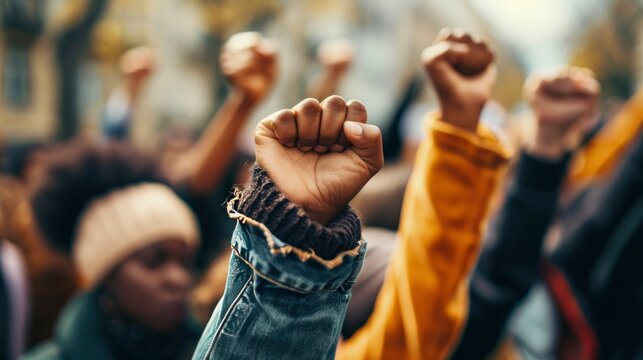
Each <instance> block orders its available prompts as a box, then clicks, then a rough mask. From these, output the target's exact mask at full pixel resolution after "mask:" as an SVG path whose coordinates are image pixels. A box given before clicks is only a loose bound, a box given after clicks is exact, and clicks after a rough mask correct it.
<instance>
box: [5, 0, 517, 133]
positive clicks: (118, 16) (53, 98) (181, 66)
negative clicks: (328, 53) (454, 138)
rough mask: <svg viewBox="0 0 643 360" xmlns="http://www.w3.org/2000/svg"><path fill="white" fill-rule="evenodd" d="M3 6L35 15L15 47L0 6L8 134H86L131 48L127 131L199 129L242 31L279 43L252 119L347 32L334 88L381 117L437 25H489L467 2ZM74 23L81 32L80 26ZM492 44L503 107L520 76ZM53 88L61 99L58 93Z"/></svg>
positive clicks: (61, 1) (69, 1)
mask: <svg viewBox="0 0 643 360" xmlns="http://www.w3.org/2000/svg"><path fill="white" fill-rule="evenodd" d="M9 3H13V4H14V6H15V4H23V5H25V4H26V5H25V6H22V5H21V6H18V7H19V8H24V9H27V10H26V11H27V12H28V13H29V14H31V16H30V18H33V19H38V21H36V22H37V23H38V22H39V25H38V26H36V28H37V31H33V32H32V33H31V34H32V35H30V36H31V39H30V40H29V41H25V40H19V41H17V43H18V44H19V45H16V40H15V39H14V38H18V39H23V37H24V34H22V33H23V32H24V31H25V30H24V27H20V26H18V29H17V30H16V29H15V26H14V24H12V23H11V19H12V16H13V17H15V14H12V13H8V12H7V11H6V9H4V10H0V11H3V14H2V19H3V22H2V24H3V25H2V26H3V30H2V37H1V39H2V40H1V42H0V66H1V69H2V89H1V95H2V96H1V99H0V129H1V131H2V132H4V133H5V138H7V137H8V138H9V139H11V140H21V139H29V140H33V139H41V140H42V139H50V138H54V137H66V136H67V135H72V134H74V133H90V134H91V133H96V132H97V131H98V129H99V126H98V124H99V121H100V117H101V111H102V109H103V106H104V104H105V102H106V99H107V97H108V96H109V94H110V92H111V91H113V89H114V88H115V87H116V86H117V85H118V84H119V81H120V77H119V73H118V58H119V56H120V55H121V54H122V53H123V52H124V51H125V50H127V49H128V48H131V47H133V46H137V45H150V46H153V47H155V48H157V50H158V52H159V55H160V56H159V59H160V60H159V64H158V68H157V71H156V72H155V74H154V75H153V77H152V78H151V80H150V82H149V83H148V84H147V87H146V91H145V95H144V98H143V100H142V102H141V104H140V106H139V107H137V110H136V113H135V114H134V129H133V136H134V138H135V140H136V141H137V142H140V143H143V144H150V145H151V144H154V143H155V142H156V140H157V139H158V138H159V135H160V134H161V132H162V131H163V129H164V128H166V127H168V126H172V125H177V124H178V125H180V126H183V127H187V128H191V129H200V128H201V127H202V126H203V124H204V123H205V122H206V121H207V120H208V119H209V118H210V116H211V115H212V114H213V112H214V111H215V110H216V107H217V105H218V104H219V103H220V102H221V101H222V99H223V97H224V96H225V93H226V89H227V88H226V85H225V83H224V82H223V81H222V79H221V76H220V74H219V71H218V64H217V58H218V55H217V54H218V49H219V47H220V46H221V44H222V43H223V42H224V41H225V39H226V38H227V37H228V36H229V35H231V34H232V33H234V32H238V31H244V30H257V31H262V32H264V33H265V34H266V35H267V36H269V37H273V38H276V39H278V47H279V52H280V71H281V74H280V78H279V83H278V84H277V86H276V89H275V91H274V92H273V94H272V96H271V97H270V98H269V99H268V100H267V101H266V103H265V104H264V105H263V107H262V108H261V109H260V110H259V111H258V114H257V118H258V117H260V116H261V115H262V114H263V115H265V114H266V113H271V112H273V111H275V110H276V109H279V108H283V107H286V106H291V105H292V104H293V103H295V102H296V101H298V100H299V99H301V98H302V97H304V96H305V89H306V82H307V81H308V79H309V78H310V77H311V76H313V75H314V73H315V72H316V71H317V70H318V69H317V67H316V64H315V49H316V47H317V46H318V45H319V44H320V43H321V42H323V41H324V40H327V39H330V38H337V37H345V38H349V39H351V40H353V41H354V42H355V44H356V45H357V54H358V55H357V59H356V62H355V64H354V65H353V67H352V69H351V72H350V74H349V76H348V79H347V81H346V82H345V84H344V86H343V87H342V89H341V91H340V94H341V95H343V96H345V97H346V98H359V99H362V100H363V101H364V102H365V103H366V105H367V107H368V108H369V113H370V117H371V121H372V122H374V123H376V124H379V125H384V124H385V123H386V121H387V120H388V118H389V116H390V114H391V112H392V111H393V108H394V107H395V103H396V101H397V98H398V97H399V96H400V93H401V92H402V91H403V90H404V87H405V86H406V84H407V83H408V81H409V80H410V79H411V78H412V77H413V76H416V75H417V74H418V73H420V66H419V61H418V59H419V54H420V52H421V50H422V48H424V47H425V46H427V45H428V44H429V43H430V42H431V41H432V39H433V38H434V36H435V35H436V33H437V31H438V30H439V29H440V28H441V27H443V26H463V27H467V28H469V29H472V30H474V31H478V32H482V33H486V34H489V30H488V28H487V25H486V24H485V22H484V21H483V20H482V19H481V18H480V16H478V15H477V13H476V12H475V11H474V9H472V7H471V6H470V5H469V3H468V1H466V0H454V1H449V2H448V3H445V2H443V1H439V0H429V1H420V0H403V1H395V2H390V1H376V0H351V1H342V0H311V1H296V0H270V1H258V0H257V1H255V0H252V1H234V0H51V1H43V0H11V1H9ZM34 9H36V10H34ZM90 13H92V14H93V16H94V18H92V17H91V16H89V15H88V14H90ZM90 15H91V14H90ZM12 26H13V27H12ZM81 26H85V27H84V28H82V30H83V31H85V32H83V31H78V29H79V27H81ZM86 30H88V31H86ZM73 31H77V33H73ZM70 33H73V34H72V35H73V36H75V38H74V37H73V36H72V35H69V34H70ZM16 34H17V35H16ZM64 41H68V42H70V43H64ZM73 41H77V42H78V44H74V43H73ZM61 43H62V44H63V45H61ZM24 44H27V45H24ZM496 46H497V47H498V49H499V58H498V63H499V68H500V70H501V71H500V79H499V82H500V84H501V86H498V91H497V94H496V98H497V99H498V100H499V101H500V103H502V104H503V105H505V106H506V107H510V106H512V105H513V104H514V103H515V102H517V101H519V99H520V84H521V81H522V73H521V69H520V66H519V64H518V62H517V61H516V59H515V57H514V56H513V54H512V52H511V50H510V49H509V48H508V47H506V46H505V45H504V44H496ZM65 54H71V55H73V56H72V57H77V59H75V60H73V61H71V63H69V64H62V65H61V64H60V63H61V61H63V60H64V61H67V60H68V59H66V58H64V59H61V56H62V57H64V56H65ZM65 66H67V69H64V67H65ZM65 71H66V72H67V73H65ZM70 74H71V75H70ZM61 78H62V79H64V80H65V81H67V83H68V84H66V87H65V86H61ZM62 82H63V83H64V81H62ZM63 94H66V96H67V97H70V99H67V100H63V101H61V97H62V96H63ZM61 107H62V108H63V110H61ZM251 127H252V126H249V128H251ZM248 133H250V130H248Z"/></svg>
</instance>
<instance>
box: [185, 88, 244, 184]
mask: <svg viewBox="0 0 643 360" xmlns="http://www.w3.org/2000/svg"><path fill="white" fill-rule="evenodd" d="M254 106H255V104H254V103H253V102H251V101H250V100H249V99H248V98H247V97H246V96H245V95H244V94H243V93H241V92H238V91H234V90H233V91H232V92H231V93H230V95H229V96H228V98H227V99H226V101H225V102H224V104H223V106H222V107H221V109H219V111H218V112H217V114H216V115H215V116H214V118H213V119H212V120H211V121H210V124H209V125H208V127H207V128H206V130H205V131H204V133H203V134H202V135H201V137H200V138H199V140H198V141H197V143H196V144H194V146H193V147H192V149H190V150H189V151H188V152H187V153H186V154H185V155H184V156H183V158H181V159H179V160H178V163H177V167H178V169H177V171H178V172H179V175H178V179H177V180H176V181H179V182H180V181H181V180H183V179H185V180H187V181H188V184H189V187H190V189H191V190H192V192H194V193H205V192H208V191H210V190H211V189H213V188H215V187H216V186H217V185H218V184H219V182H220V181H221V179H222V178H223V176H224V174H225V171H226V169H227V167H228V166H229V164H230V162H231V161H232V158H233V157H234V154H235V152H236V150H237V148H236V145H237V138H238V135H239V133H240V132H241V130H242V129H243V127H244V126H245V124H246V123H247V120H248V118H249V117H250V114H251V113H252V110H253V109H254Z"/></svg>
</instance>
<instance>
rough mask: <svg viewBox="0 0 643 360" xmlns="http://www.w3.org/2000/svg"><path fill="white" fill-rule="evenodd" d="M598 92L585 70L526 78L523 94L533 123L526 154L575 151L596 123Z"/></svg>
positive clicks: (556, 154) (554, 71)
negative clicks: (529, 108) (530, 109)
mask: <svg viewBox="0 0 643 360" xmlns="http://www.w3.org/2000/svg"><path fill="white" fill-rule="evenodd" d="M600 91H601V87H600V85H599V83H598V81H596V79H595V77H594V74H593V73H592V72H591V71H590V70H588V69H583V68H577V67H571V66H565V67H559V68H555V69H549V70H547V71H540V72H535V73H533V74H532V75H530V76H529V77H528V78H527V80H526V81H525V86H524V93H525V97H526V98H527V100H528V101H529V104H530V105H531V107H532V110H533V112H534V116H535V118H536V121H535V129H534V131H533V133H532V135H533V136H531V137H530V138H527V142H526V147H527V150H531V151H532V152H535V153H537V154H540V155H543V156H548V157H559V156H562V155H563V154H564V153H565V152H567V151H569V150H572V149H574V148H575V147H577V146H578V145H579V144H580V141H581V140H582V137H583V136H584V135H585V134H586V133H587V131H588V130H590V129H591V128H592V126H594V125H595V124H596V121H597V120H598V98H599V95H600Z"/></svg>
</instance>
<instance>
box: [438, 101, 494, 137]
mask: <svg viewBox="0 0 643 360" xmlns="http://www.w3.org/2000/svg"><path fill="white" fill-rule="evenodd" d="M483 107H484V103H482V104H462V103H456V102H446V101H442V102H441V104H440V108H441V110H442V120H443V121H445V122H447V123H449V124H451V125H454V126H457V127H459V128H461V129H463V130H467V131H470V132H473V133H475V132H476V129H477V128H478V123H479V121H480V114H481V113H482V108H483Z"/></svg>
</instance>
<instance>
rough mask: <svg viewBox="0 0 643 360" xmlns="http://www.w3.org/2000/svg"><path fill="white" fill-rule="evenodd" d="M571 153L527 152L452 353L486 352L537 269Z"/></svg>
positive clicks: (480, 267)
mask: <svg viewBox="0 0 643 360" xmlns="http://www.w3.org/2000/svg"><path fill="white" fill-rule="evenodd" d="M567 162H568V157H567V156H564V157H562V158H559V159H558V160H557V161H548V160H545V159H542V158H539V157H535V156H532V155H530V154H528V153H527V152H523V153H522V156H521V158H520V160H519V162H518V165H517V168H516V177H515V180H514V182H513V183H512V184H511V185H510V187H509V190H508V191H507V195H506V198H505V200H504V203H503V205H502V208H501V210H500V212H499V214H498V216H497V218H496V219H495V221H494V223H493V225H492V227H491V231H490V232H489V236H488V238H487V240H486V241H485V248H484V249H483V251H482V254H481V255H480V258H479V260H478V265H477V266H476V269H475V271H474V274H473V276H472V279H471V283H470V285H469V296H470V299H469V316H468V319H467V323H466V327H465V331H464V334H463V335H462V337H461V339H460V342H459V344H458V347H457V348H456V351H455V353H454V355H453V357H452V358H454V359H473V358H476V359H477V358H484V357H485V356H487V355H488V353H489V352H490V351H491V350H492V349H493V348H494V347H495V345H496V343H497V341H498V340H499V338H500V336H501V334H502V331H503V329H504V326H505V322H506V321H507V319H508V317H509V315H510V314H511V311H512V310H513V309H514V307H515V306H516V305H517V303H518V302H519V301H520V300H521V299H522V298H524V296H525V295H526V294H527V292H528V291H529V289H530V287H531V285H532V283H533V281H534V279H535V278H536V277H537V275H538V267H539V264H540V259H541V257H540V252H541V248H542V244H543V241H544V238H545V233H546V231H547V229H548V228H549V224H550V222H551V219H552V217H553V216H554V212H555V209H556V204H557V199H558V189H559V187H560V184H561V182H562V180H563V178H564V176H565V173H566V168H567Z"/></svg>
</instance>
